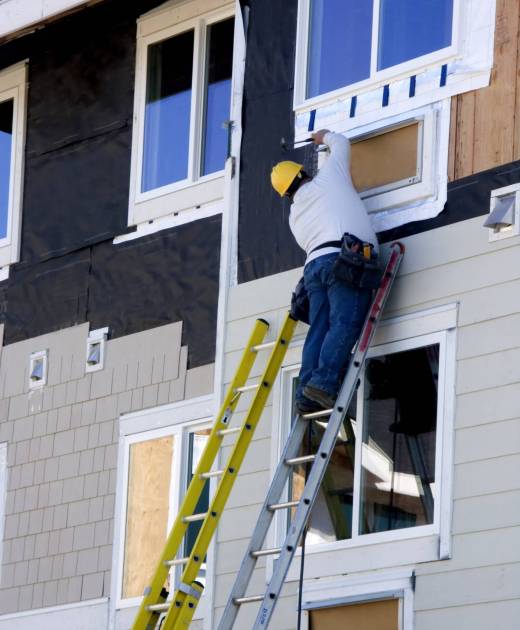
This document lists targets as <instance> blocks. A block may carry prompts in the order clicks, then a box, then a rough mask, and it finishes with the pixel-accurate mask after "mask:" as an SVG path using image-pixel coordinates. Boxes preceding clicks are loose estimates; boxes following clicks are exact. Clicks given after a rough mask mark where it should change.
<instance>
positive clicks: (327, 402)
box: [303, 385, 336, 409]
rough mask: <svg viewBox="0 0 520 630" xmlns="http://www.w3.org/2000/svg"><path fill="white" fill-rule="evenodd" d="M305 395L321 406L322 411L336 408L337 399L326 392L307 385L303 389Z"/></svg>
mask: <svg viewBox="0 0 520 630" xmlns="http://www.w3.org/2000/svg"><path fill="white" fill-rule="evenodd" d="M303 395H304V396H305V397H306V398H308V399H309V400H312V401H313V402H315V403H317V404H318V405H320V407H321V408H322V409H331V408H332V407H334V403H335V402H336V398H335V397H334V396H331V395H330V394H329V393H328V392H326V391H325V390H323V389H318V388H317V387H314V386H313V385H305V387H304V388H303Z"/></svg>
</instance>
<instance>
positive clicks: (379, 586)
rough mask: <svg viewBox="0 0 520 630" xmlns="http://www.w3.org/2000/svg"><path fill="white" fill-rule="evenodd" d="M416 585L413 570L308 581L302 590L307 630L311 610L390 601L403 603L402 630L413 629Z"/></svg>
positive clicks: (305, 627)
mask: <svg viewBox="0 0 520 630" xmlns="http://www.w3.org/2000/svg"><path fill="white" fill-rule="evenodd" d="M414 583H415V574H414V572H413V571H412V570H411V569H404V570H400V571H383V572H378V573H376V574H374V573H372V574H367V575H362V576H342V577H340V578H339V579H330V580H312V581H304V583H303V589H302V609H303V610H304V611H305V612H306V614H305V615H304V617H303V618H304V623H305V625H304V630H307V629H308V627H309V614H308V611H310V610H316V609H323V608H330V607H334V606H346V605H348V604H365V603H369V602H374V601H381V600H388V599H398V600H399V626H398V627H399V630H413V628H414V614H413V613H414Z"/></svg>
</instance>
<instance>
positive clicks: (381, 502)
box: [292, 343, 439, 544]
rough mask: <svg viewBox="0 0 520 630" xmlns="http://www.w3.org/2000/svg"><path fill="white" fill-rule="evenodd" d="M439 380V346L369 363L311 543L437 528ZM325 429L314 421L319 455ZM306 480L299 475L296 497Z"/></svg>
mask: <svg viewBox="0 0 520 630" xmlns="http://www.w3.org/2000/svg"><path fill="white" fill-rule="evenodd" d="M438 376H439V344H438V343H437V344H431V345H427V346H421V347H417V348H412V349H409V350H405V351H401V352H391V353H390V352H389V353H387V354H381V355H378V356H375V357H371V358H369V359H368V360H367V362H366V364H365V370H364V378H363V383H362V387H361V388H360V392H359V395H358V399H357V404H354V405H351V409H350V412H349V414H348V416H347V417H346V418H345V422H344V424H343V427H342V430H341V431H340V433H339V436H338V440H337V444H336V447H335V449H334V451H333V454H332V457H331V460H330V463H329V466H328V469H327V472H326V473H325V477H324V480H323V483H322V487H321V489H320V493H319V495H318V499H317V503H316V505H315V507H314V509H313V511H312V515H311V518H310V525H309V532H308V535H307V540H308V542H309V544H317V543H324V542H331V541H336V540H344V539H347V538H357V537H359V536H363V535H365V534H373V533H376V532H388V531H391V530H397V529H404V528H408V527H418V526H422V525H432V524H433V518H434V503H435V461H436V441H437V440H436V437H437V389H438ZM325 428H326V424H325V423H324V422H320V421H315V422H314V423H313V424H312V427H311V445H312V446H311V449H312V452H316V450H317V449H318V446H319V443H320V441H321V438H322V436H323V433H324V431H325ZM302 475H303V470H299V471H296V473H295V475H294V477H293V485H292V496H293V497H294V498H298V496H299V494H300V492H301V488H302V486H303V479H302Z"/></svg>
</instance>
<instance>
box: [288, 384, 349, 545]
mask: <svg viewBox="0 0 520 630" xmlns="http://www.w3.org/2000/svg"><path fill="white" fill-rule="evenodd" d="M296 383H297V381H296V379H295V382H294V391H295V390H296ZM294 391H293V400H294ZM293 417H294V413H293ZM309 428H310V431H311V435H310V440H309V435H308V434H307V436H306V438H305V439H304V442H303V445H302V449H301V451H300V455H307V454H308V453H309V452H310V453H316V452H317V450H318V447H319V445H320V442H321V439H322V437H323V433H324V431H325V428H326V423H325V422H322V421H319V420H318V421H314V422H312V423H310V424H309ZM355 431H356V403H355V400H354V401H353V402H352V404H351V406H350V408H349V412H348V414H347V417H346V418H345V421H344V423H343V426H342V427H341V429H340V431H339V434H338V437H337V440H336V446H335V447H334V450H333V451H332V455H331V458H330V461H329V464H328V466H327V470H326V472H325V476H324V478H323V481H322V483H321V486H320V490H319V492H318V496H317V497H316V503H315V504H314V506H313V508H312V512H311V516H310V519H309V527H308V531H307V544H310V545H312V544H319V543H325V542H334V541H336V540H345V539H347V538H351V536H352V505H353V502H352V497H353V493H354V451H355V447H356V438H355ZM309 470H310V465H309ZM304 485H305V466H298V467H296V468H295V470H294V473H293V474H292V482H291V484H290V486H289V490H290V493H289V501H293V500H296V499H299V498H300V497H301V494H302V491H303V487H304ZM294 512H295V509H293V510H292V515H290V516H294Z"/></svg>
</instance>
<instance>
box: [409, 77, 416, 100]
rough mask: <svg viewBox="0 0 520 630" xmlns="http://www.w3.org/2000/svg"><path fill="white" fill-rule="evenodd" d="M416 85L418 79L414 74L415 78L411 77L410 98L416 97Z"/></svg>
mask: <svg viewBox="0 0 520 630" xmlns="http://www.w3.org/2000/svg"><path fill="white" fill-rule="evenodd" d="M415 84H416V77H415V74H414V75H413V77H410V91H409V92H408V96H409V97H410V98H413V97H414V96H415Z"/></svg>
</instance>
